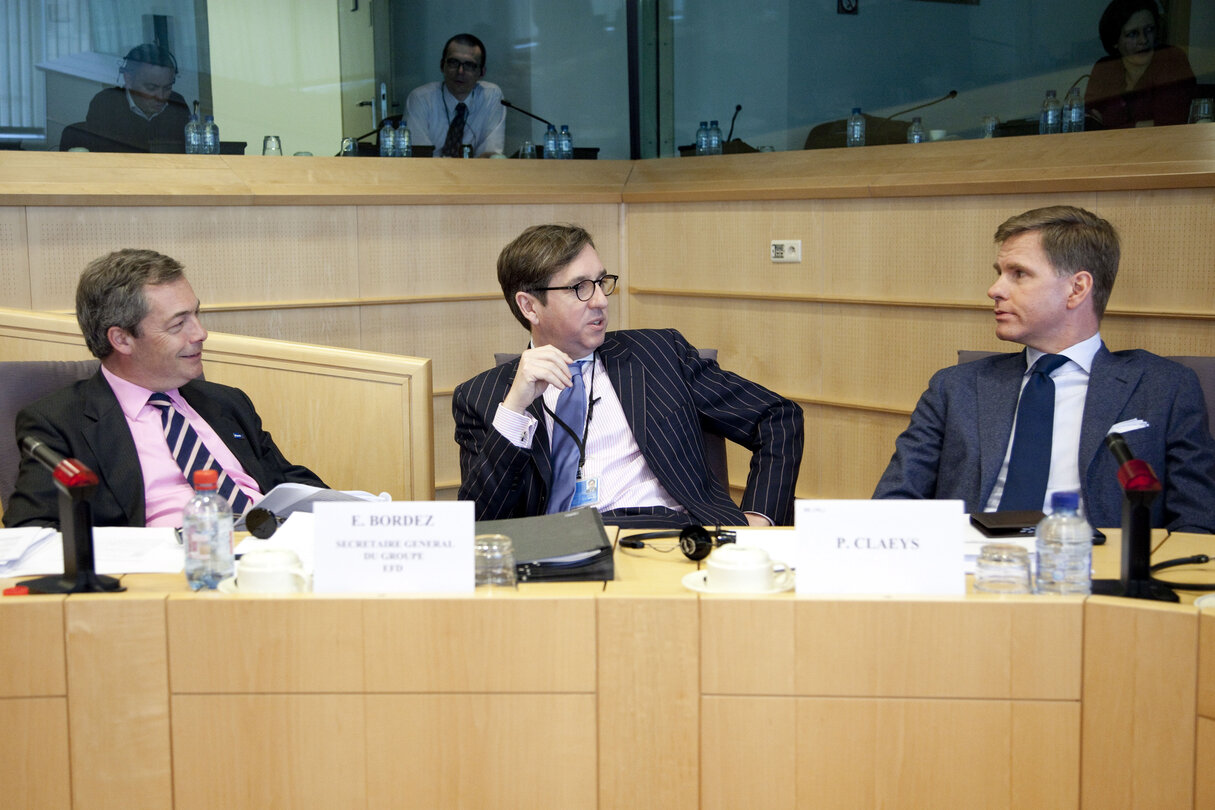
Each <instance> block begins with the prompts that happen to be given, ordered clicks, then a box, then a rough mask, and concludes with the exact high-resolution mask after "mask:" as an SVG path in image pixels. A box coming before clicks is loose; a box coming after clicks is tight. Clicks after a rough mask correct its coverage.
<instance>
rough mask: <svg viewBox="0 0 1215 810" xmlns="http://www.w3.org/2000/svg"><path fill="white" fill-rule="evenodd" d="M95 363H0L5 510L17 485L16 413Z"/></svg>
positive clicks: (0, 478)
mask: <svg viewBox="0 0 1215 810" xmlns="http://www.w3.org/2000/svg"><path fill="white" fill-rule="evenodd" d="M98 365H99V363H98V361H97V360H11V361H6V362H0V505H2V506H3V507H4V508H5V509H7V508H8V502H9V499H10V498H12V495H13V489H14V488H15V487H16V485H17V467H18V466H19V465H20V463H21V451H20V450H19V449H18V448H17V436H16V421H17V413H18V411H20V410H21V409H22V408H24V407H25V406H26V405H29V404H30V403H32V402H35V401H37V400H39V399H41V398H42V397H44V396H46V395H47V394H52V393H54V392H55V391H58V390H59V389H60V388H64V387H66V386H68V385H71V384H72V383H74V382H76V381H77V380H83V379H84V378H86V377H91V376H93V374H95V373H96V372H97V367H98Z"/></svg>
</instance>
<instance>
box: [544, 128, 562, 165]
mask: <svg viewBox="0 0 1215 810" xmlns="http://www.w3.org/2000/svg"><path fill="white" fill-rule="evenodd" d="M559 157H560V155H558V154H557V128H556V127H554V126H553V125H552V124H549V125H548V129H547V130H545V132H544V158H545V159H546V160H556V159H557V158H559Z"/></svg>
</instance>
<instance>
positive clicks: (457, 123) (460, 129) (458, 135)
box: [441, 101, 468, 157]
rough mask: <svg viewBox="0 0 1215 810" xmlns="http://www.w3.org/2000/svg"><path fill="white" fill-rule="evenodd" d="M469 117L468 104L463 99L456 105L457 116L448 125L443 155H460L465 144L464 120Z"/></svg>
mask: <svg viewBox="0 0 1215 810" xmlns="http://www.w3.org/2000/svg"><path fill="white" fill-rule="evenodd" d="M467 119H468V105H467V104H465V103H464V102H463V101H461V102H460V103H459V104H457V105H456V117H455V118H453V119H451V124H450V125H449V126H448V127H447V140H445V141H444V142H443V151H442V153H441V154H442V155H443V157H460V147H461V146H463V144H464V122H465V121H466V120H467Z"/></svg>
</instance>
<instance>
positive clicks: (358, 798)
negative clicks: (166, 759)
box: [160, 694, 367, 810]
mask: <svg viewBox="0 0 1215 810" xmlns="http://www.w3.org/2000/svg"><path fill="white" fill-rule="evenodd" d="M366 740H367V732H366V718H365V716H364V699H363V696H362V695H335V694H309V695H174V696H173V789H174V802H173V804H172V806H173V807H175V808H176V810H195V808H197V810H213V809H214V808H217V807H222V808H226V810H262V809H263V808H267V807H290V808H300V810H306V809H307V808H317V810H328V809H329V808H334V807H366V806H367V805H366V802H367V774H366V770H365V769H366V765H367V749H366ZM169 806H170V804H169V803H168V802H165V803H164V804H162V805H160V807H169Z"/></svg>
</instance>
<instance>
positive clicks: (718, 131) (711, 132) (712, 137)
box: [708, 121, 722, 154]
mask: <svg viewBox="0 0 1215 810" xmlns="http://www.w3.org/2000/svg"><path fill="white" fill-rule="evenodd" d="M708 153H710V154H722V128H720V126H718V125H717V121H710V123H708Z"/></svg>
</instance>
